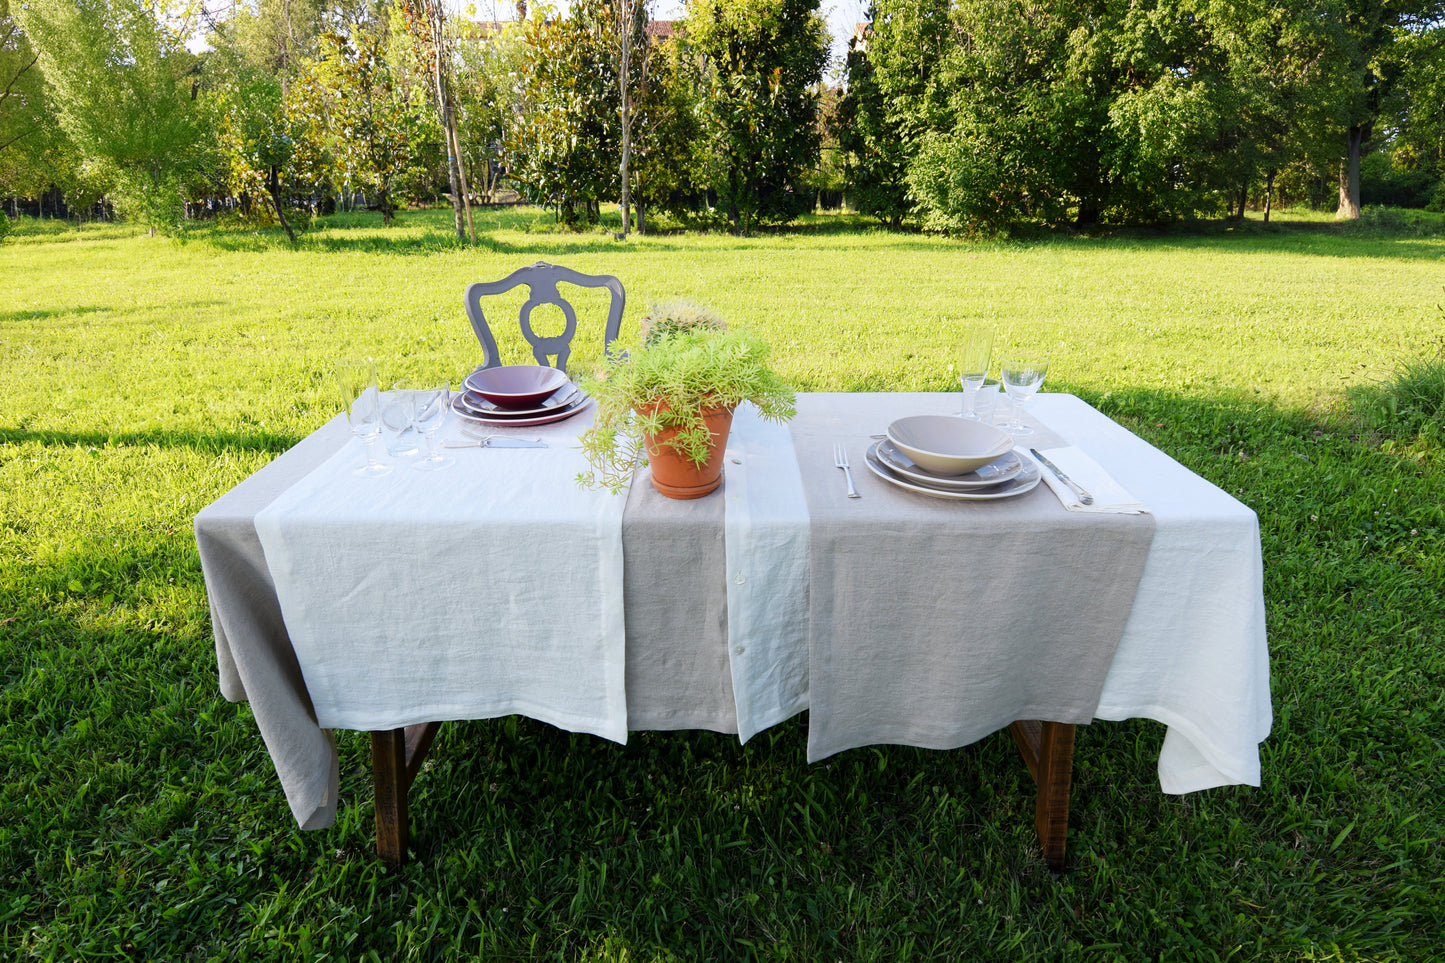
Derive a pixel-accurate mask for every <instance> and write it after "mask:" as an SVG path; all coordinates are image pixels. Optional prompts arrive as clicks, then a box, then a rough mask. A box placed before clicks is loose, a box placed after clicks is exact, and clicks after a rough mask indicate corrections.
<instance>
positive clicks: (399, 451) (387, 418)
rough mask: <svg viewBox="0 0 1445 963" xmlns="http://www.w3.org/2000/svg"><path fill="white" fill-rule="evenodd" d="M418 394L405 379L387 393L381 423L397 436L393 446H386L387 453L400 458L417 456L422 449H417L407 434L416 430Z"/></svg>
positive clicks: (382, 408)
mask: <svg viewBox="0 0 1445 963" xmlns="http://www.w3.org/2000/svg"><path fill="white" fill-rule="evenodd" d="M415 420H416V392H415V390H414V389H413V388H412V386H411V383H410V382H409V381H406V380H405V379H403V380H401V381H397V382H395V383H394V384H392V386H391V390H390V391H388V392H387V393H386V396H385V398H384V400H383V401H382V405H381V421H382V423H383V424H384V425H386V427H388V428H390V429H391V430H392V431H394V432H396V434H395V435H394V436H393V437H392V439H391V444H389V445H387V446H386V453H387V454H388V455H393V456H396V457H400V456H402V455H415V454H416V453H417V452H418V451H420V449H419V448H418V447H417V444H416V441H415V438H414V437H407V432H415V430H416V424H415Z"/></svg>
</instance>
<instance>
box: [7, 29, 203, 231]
mask: <svg viewBox="0 0 1445 963" xmlns="http://www.w3.org/2000/svg"><path fill="white" fill-rule="evenodd" d="M20 21H21V24H22V25H23V26H24V28H25V31H26V33H27V34H29V36H30V38H31V40H32V42H33V43H34V45H35V49H36V51H37V52H38V54H39V58H40V59H39V62H40V65H41V67H42V68H43V70H44V74H45V79H46V83H47V86H48V90H49V92H50V94H51V97H52V102H53V103H54V105H55V107H56V110H57V113H58V117H59V122H60V125H61V127H62V128H63V129H64V131H65V133H66V134H67V135H68V136H69V138H70V139H71V141H73V142H74V144H75V145H76V147H77V149H78V150H79V151H80V153H81V155H82V156H83V157H84V158H85V161H86V162H87V163H88V164H91V165H94V166H96V167H99V168H100V169H101V170H102V171H103V172H104V176H107V177H108V178H109V179H112V180H113V182H114V184H115V185H116V190H117V193H118V196H119V200H120V201H121V203H122V205H123V208H124V209H125V210H127V211H128V212H129V213H131V214H133V215H136V216H138V217H139V218H140V219H141V220H142V221H143V222H145V223H146V224H148V225H149V226H150V228H151V230H152V232H154V231H156V230H158V229H160V230H172V229H175V228H176V227H177V226H179V224H180V222H181V220H182V218H183V217H184V208H183V198H182V190H183V188H184V186H185V183H186V181H187V179H188V178H189V177H191V176H192V175H194V174H195V173H196V172H197V171H198V170H200V169H202V167H203V166H204V163H205V161H206V155H205V152H206V146H207V140H206V138H205V136H204V131H203V130H202V128H201V123H200V113H199V111H198V109H197V106H196V103H195V97H196V94H197V92H198V90H199V77H198V73H199V64H198V61H197V59H196V57H195V56H193V55H192V54H190V53H189V52H188V51H187V50H186V49H185V45H184V38H183V37H182V36H181V35H180V34H179V32H178V31H177V30H175V29H172V28H170V27H168V26H167V25H166V24H164V23H162V21H161V20H160V18H159V17H158V16H157V14H156V11H155V9H154V7H153V6H152V5H151V4H150V3H147V2H145V0H111V2H105V0H29V2H28V3H27V6H26V8H25V9H22V10H21V11H20Z"/></svg>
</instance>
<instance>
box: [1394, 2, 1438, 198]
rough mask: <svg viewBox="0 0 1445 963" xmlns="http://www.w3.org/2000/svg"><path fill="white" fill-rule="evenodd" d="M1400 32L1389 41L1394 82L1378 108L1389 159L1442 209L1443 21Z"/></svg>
mask: <svg viewBox="0 0 1445 963" xmlns="http://www.w3.org/2000/svg"><path fill="white" fill-rule="evenodd" d="M1400 33H1401V36H1399V37H1398V38H1397V39H1396V41H1395V43H1394V44H1393V46H1392V60H1393V61H1394V63H1392V65H1391V70H1390V73H1391V74H1392V75H1393V76H1394V77H1395V83H1394V84H1393V85H1392V89H1391V92H1390V96H1389V97H1387V98H1386V99H1385V100H1384V102H1383V109H1382V116H1383V117H1384V118H1385V125H1386V128H1387V130H1388V132H1389V133H1388V138H1387V142H1388V146H1389V148H1390V154H1389V160H1390V163H1391V165H1392V167H1393V168H1395V169H1396V170H1397V171H1400V172H1402V173H1404V172H1409V173H1406V174H1404V176H1407V177H1413V178H1415V179H1416V180H1417V182H1418V183H1421V184H1422V186H1423V187H1424V190H1425V191H1426V192H1428V193H1429V195H1430V197H1429V206H1430V207H1431V209H1433V210H1445V22H1435V23H1432V24H1429V25H1426V26H1421V27H1413V28H1409V29H1402V30H1401V31H1400ZM1432 182H1433V184H1434V186H1433V187H1430V186H1428V185H1429V184H1431V183H1432Z"/></svg>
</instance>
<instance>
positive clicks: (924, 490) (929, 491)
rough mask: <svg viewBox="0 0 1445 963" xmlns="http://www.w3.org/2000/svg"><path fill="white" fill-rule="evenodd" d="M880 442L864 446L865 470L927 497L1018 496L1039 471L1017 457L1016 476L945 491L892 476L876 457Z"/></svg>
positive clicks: (979, 498) (976, 499) (981, 499)
mask: <svg viewBox="0 0 1445 963" xmlns="http://www.w3.org/2000/svg"><path fill="white" fill-rule="evenodd" d="M880 444H882V442H874V443H873V444H872V445H870V446H868V451H867V452H866V453H865V454H864V457H863V460H864V461H865V462H867V464H868V470H869V471H871V472H872V473H873V474H875V475H877V476H878V477H879V478H881V479H883V480H884V481H886V482H888V483H889V484H891V485H897V486H898V487H899V488H906V489H908V490H909V491H911V492H917V493H918V494H920V495H927V496H929V497H930V498H947V499H951V500H953V501H963V502H989V501H996V500H998V499H1000V498H1013V497H1014V496H1015V495H1022V494H1024V492H1029V491H1033V489H1034V488H1035V487H1036V486H1037V485H1038V483H1039V478H1040V477H1041V475H1040V474H1039V466H1038V464H1037V463H1036V462H1035V461H1034V460H1033V459H1032V458H1020V459H1019V460H1020V462H1021V463H1022V465H1023V467H1022V468H1021V469H1020V470H1019V473H1018V474H1017V475H1014V476H1013V477H1012V478H1010V479H1009V480H1008V481H1004V482H1000V483H998V484H996V485H990V486H989V487H987V488H975V489H972V490H970V491H961V492H958V491H947V490H945V489H942V488H931V487H929V486H927V485H922V484H919V483H916V482H912V481H909V480H908V479H906V478H902V477H900V476H898V475H895V474H893V473H892V472H891V471H889V470H888V469H887V468H886V467H884V465H883V463H882V462H881V461H879V460H878V446H879V445H880ZM1015 454H1016V453H1015Z"/></svg>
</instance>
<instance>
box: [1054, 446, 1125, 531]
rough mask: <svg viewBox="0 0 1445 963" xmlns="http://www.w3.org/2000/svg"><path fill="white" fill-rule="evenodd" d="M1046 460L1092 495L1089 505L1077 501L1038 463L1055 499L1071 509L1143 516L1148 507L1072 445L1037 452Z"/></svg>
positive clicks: (1073, 495) (1077, 497)
mask: <svg viewBox="0 0 1445 963" xmlns="http://www.w3.org/2000/svg"><path fill="white" fill-rule="evenodd" d="M1039 453H1040V454H1041V455H1043V456H1044V457H1046V458H1048V460H1049V461H1051V462H1053V463H1054V464H1055V465H1058V466H1059V469H1060V470H1061V471H1062V472H1063V473H1064V474H1066V475H1068V476H1069V477H1070V478H1072V479H1073V480H1074V483H1075V484H1076V485H1078V486H1079V487H1080V488H1082V489H1084V490H1085V491H1087V492H1088V493H1089V494H1090V495H1093V496H1094V503H1093V504H1092V505H1085V504H1084V503H1083V502H1081V501H1079V496H1078V494H1076V493H1075V492H1074V490H1073V489H1072V488H1070V487H1069V486H1068V485H1065V484H1064V483H1063V481H1062V480H1060V479H1059V477H1058V476H1057V475H1055V474H1054V473H1053V472H1052V471H1050V470H1049V467H1048V466H1047V465H1040V466H1039V470H1040V471H1041V472H1042V473H1043V478H1044V482H1045V484H1047V485H1048V486H1049V488H1051V489H1053V492H1054V494H1055V495H1057V496H1058V498H1059V502H1060V503H1061V504H1062V505H1063V506H1064V507H1065V508H1067V509H1068V510H1069V511H1071V512H1093V513H1096V514H1103V515H1147V514H1148V513H1149V509H1147V508H1145V507H1144V503H1143V502H1141V501H1139V499H1138V498H1136V497H1135V496H1134V495H1133V494H1131V493H1130V492H1129V491H1128V490H1127V489H1126V488H1124V486H1122V485H1120V484H1119V483H1118V482H1116V481H1115V480H1114V479H1113V478H1112V477H1111V476H1110V475H1109V473H1108V472H1107V471H1105V470H1104V466H1102V465H1100V464H1099V463H1098V462H1096V461H1095V460H1094V459H1093V458H1091V457H1089V454H1088V453H1087V452H1085V451H1083V450H1081V449H1079V448H1075V447H1073V446H1072V445H1071V446H1068V447H1064V448H1048V449H1043V450H1041V451H1040V452H1039Z"/></svg>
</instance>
